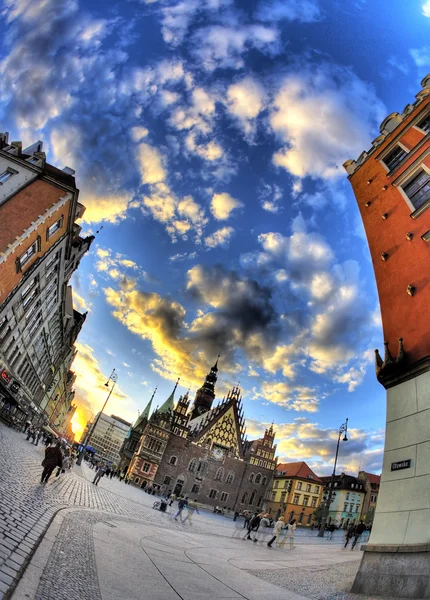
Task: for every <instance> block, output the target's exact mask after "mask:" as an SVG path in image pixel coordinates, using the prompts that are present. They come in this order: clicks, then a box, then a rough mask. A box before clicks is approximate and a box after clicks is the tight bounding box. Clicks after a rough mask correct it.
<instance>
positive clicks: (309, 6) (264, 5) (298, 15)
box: [256, 0, 321, 23]
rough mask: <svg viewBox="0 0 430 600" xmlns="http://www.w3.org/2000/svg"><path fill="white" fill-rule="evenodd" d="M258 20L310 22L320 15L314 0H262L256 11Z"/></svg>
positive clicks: (317, 18) (316, 19)
mask: <svg viewBox="0 0 430 600" xmlns="http://www.w3.org/2000/svg"><path fill="white" fill-rule="evenodd" d="M256 17H257V19H260V21H269V22H270V21H282V20H284V19H285V20H286V21H299V22H301V23H312V22H314V21H318V20H319V19H320V17H321V12H320V8H319V6H318V3H317V2H316V1H315V0H263V2H261V3H260V5H259V7H258V10H257V13H256Z"/></svg>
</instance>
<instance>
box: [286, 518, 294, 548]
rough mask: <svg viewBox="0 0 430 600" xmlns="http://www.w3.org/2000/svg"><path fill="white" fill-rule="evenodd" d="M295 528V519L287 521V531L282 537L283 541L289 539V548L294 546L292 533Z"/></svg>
mask: <svg viewBox="0 0 430 600" xmlns="http://www.w3.org/2000/svg"><path fill="white" fill-rule="evenodd" d="M296 528H297V525H296V519H291V521H290V522H289V523H288V531H287V535H286V536H285V539H284V543H285V541H286V540H287V538H288V539H289V540H290V550H292V549H293V548H295V545H294V533H295V531H296Z"/></svg>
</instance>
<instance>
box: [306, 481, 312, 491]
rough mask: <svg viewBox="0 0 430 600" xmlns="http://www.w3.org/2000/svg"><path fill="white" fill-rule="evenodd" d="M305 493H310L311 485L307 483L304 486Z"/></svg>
mask: <svg viewBox="0 0 430 600" xmlns="http://www.w3.org/2000/svg"><path fill="white" fill-rule="evenodd" d="M306 491H307V492H310V491H311V484H310V483H308V484H307V486H306Z"/></svg>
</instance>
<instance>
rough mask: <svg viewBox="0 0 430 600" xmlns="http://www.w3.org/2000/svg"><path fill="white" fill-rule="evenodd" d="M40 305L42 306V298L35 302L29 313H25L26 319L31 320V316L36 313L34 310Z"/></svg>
mask: <svg viewBox="0 0 430 600" xmlns="http://www.w3.org/2000/svg"><path fill="white" fill-rule="evenodd" d="M39 307H40V300H38V301H37V302H35V303H34V304H33V306H32V307H31V308H30V310H29V311H28V313H26V315H25V319H26V321H29V320H30V319H31V317H32V316H33V315H34V311H35V310H37V309H38V308H39Z"/></svg>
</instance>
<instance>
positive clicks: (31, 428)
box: [25, 425, 34, 442]
mask: <svg viewBox="0 0 430 600" xmlns="http://www.w3.org/2000/svg"><path fill="white" fill-rule="evenodd" d="M33 431H34V427H33V425H30V427H29V428H28V430H27V437H26V438H25V439H26V441H27V442H28V440H29V439H30V438H31V436H32V435H33Z"/></svg>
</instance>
